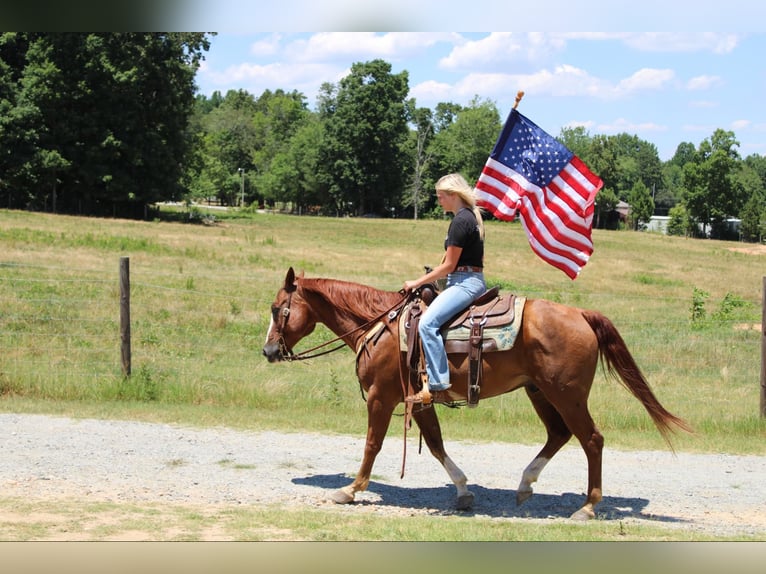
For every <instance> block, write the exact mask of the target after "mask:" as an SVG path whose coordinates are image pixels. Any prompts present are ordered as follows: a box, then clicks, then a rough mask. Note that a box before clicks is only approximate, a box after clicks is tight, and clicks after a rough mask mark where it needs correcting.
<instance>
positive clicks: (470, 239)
mask: <svg viewBox="0 0 766 574" xmlns="http://www.w3.org/2000/svg"><path fill="white" fill-rule="evenodd" d="M450 245H455V246H457V247H462V248H463V251H462V252H461V253H460V258H459V259H458V262H457V265H458V267H460V266H462V265H470V266H471V267H484V241H483V240H482V238H481V232H480V231H479V222H478V221H476V216H475V215H474V214H473V211H471V210H470V209H468V208H463V209H461V210H460V211H458V212H457V214H455V217H453V218H452V222H451V223H450V225H449V229H448V230H447V238H446V239H445V240H444V249H447V247H448V246H450Z"/></svg>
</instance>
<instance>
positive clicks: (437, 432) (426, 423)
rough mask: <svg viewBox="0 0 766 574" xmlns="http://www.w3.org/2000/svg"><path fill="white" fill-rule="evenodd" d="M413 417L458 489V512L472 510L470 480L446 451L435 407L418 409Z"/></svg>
mask: <svg viewBox="0 0 766 574" xmlns="http://www.w3.org/2000/svg"><path fill="white" fill-rule="evenodd" d="M412 416H413V418H414V419H415V422H416V423H417V424H418V427H420V431H421V432H422V433H423V438H424V439H425V441H426V445H427V446H428V450H429V451H431V454H432V455H434V457H435V458H436V460H438V461H439V462H440V463H441V464H442V466H443V467H444V469H445V470H446V471H447V474H448V475H449V477H450V478H451V479H452V482H453V483H454V485H455V488H456V489H457V502H456V505H455V506H456V508H457V509H458V510H467V509H469V508H471V507H472V506H473V499H474V495H473V492H471V491H470V490H468V486H467V482H468V479H467V478H466V476H465V473H463V471H462V470H460V468H458V466H457V465H456V464H455V463H454V462H452V459H451V458H450V457H449V456H448V455H447V452H446V451H445V450H444V440H443V439H442V431H441V425H439V419H438V417H437V416H436V409H435V408H434V407H429V408H424V409H420V410H417V409H416V411H415V412H414V413H413V415H412Z"/></svg>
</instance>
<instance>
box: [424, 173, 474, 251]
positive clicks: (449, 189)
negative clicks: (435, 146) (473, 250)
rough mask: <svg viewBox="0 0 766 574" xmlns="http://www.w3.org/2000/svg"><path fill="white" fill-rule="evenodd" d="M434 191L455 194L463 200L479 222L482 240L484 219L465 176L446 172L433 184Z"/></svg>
mask: <svg viewBox="0 0 766 574" xmlns="http://www.w3.org/2000/svg"><path fill="white" fill-rule="evenodd" d="M434 187H435V188H436V191H443V192H444V193H449V194H453V193H454V194H457V195H458V196H460V199H462V200H463V203H465V204H466V205H467V206H468V208H469V209H470V210H471V211H473V214H474V216H475V217H476V222H477V223H478V224H479V234H480V235H481V238H482V240H483V239H484V219H483V218H482V216H481V209H479V206H477V205H476V193H475V192H474V190H473V188H472V187H471V186H470V185H468V182H467V181H466V180H465V178H464V177H463V176H462V175H460V174H459V173H448V174H447V175H445V176H442V177H441V178H439V181H437V182H436V185H435V186H434Z"/></svg>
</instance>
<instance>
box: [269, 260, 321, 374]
mask: <svg viewBox="0 0 766 574" xmlns="http://www.w3.org/2000/svg"><path fill="white" fill-rule="evenodd" d="M299 280H300V278H296V277H295V272H294V271H293V268H292V267H290V269H289V270H288V271H287V275H286V276H285V284H284V285H283V286H282V288H281V289H280V290H279V291H278V292H277V297H276V299H274V302H273V303H272V304H271V324H270V325H269V331H268V333H267V334H266V344H265V345H264V346H263V355H264V356H265V357H266V358H267V359H268V360H269V362H270V363H273V362H276V361H281V360H283V359H289V358H290V357H291V356H292V354H293V350H292V349H293V346H294V345H295V344H296V343H298V341H300V340H301V339H303V338H304V337H306V336H307V335H309V334H311V332H312V331H313V330H314V327H316V319H314V315H313V313H311V310H310V309H309V306H308V305H307V304H306V301H304V299H303V298H302V297H301V296H300V295H299V294H298V281H299Z"/></svg>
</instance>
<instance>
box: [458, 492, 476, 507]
mask: <svg viewBox="0 0 766 574" xmlns="http://www.w3.org/2000/svg"><path fill="white" fill-rule="evenodd" d="M456 506H457V509H458V510H468V509H469V508H471V507H472V506H473V492H467V493H466V494H461V495H460V496H458V497H457V505H456Z"/></svg>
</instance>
